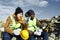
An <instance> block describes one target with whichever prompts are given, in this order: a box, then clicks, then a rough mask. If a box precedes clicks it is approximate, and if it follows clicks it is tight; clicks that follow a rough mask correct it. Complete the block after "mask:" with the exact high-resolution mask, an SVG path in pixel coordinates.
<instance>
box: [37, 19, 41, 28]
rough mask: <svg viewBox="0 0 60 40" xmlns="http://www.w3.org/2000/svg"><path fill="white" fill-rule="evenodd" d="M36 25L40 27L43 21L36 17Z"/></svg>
mask: <svg viewBox="0 0 60 40" xmlns="http://www.w3.org/2000/svg"><path fill="white" fill-rule="evenodd" d="M36 25H37V26H38V27H39V26H41V23H40V21H39V20H38V19H36Z"/></svg>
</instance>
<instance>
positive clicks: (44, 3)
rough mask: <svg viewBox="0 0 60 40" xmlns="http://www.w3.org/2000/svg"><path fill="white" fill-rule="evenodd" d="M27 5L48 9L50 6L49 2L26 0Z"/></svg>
mask: <svg viewBox="0 0 60 40" xmlns="http://www.w3.org/2000/svg"><path fill="white" fill-rule="evenodd" d="M25 2H26V3H28V4H31V5H36V6H42V7H46V6H47V5H48V1H45V0H25Z"/></svg>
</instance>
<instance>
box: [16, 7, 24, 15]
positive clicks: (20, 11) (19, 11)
mask: <svg viewBox="0 0 60 40" xmlns="http://www.w3.org/2000/svg"><path fill="white" fill-rule="evenodd" d="M19 13H23V10H22V9H21V8H20V7H17V8H16V10H15V15H17V14H19Z"/></svg>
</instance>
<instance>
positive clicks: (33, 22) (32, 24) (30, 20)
mask: <svg viewBox="0 0 60 40" xmlns="http://www.w3.org/2000/svg"><path fill="white" fill-rule="evenodd" d="M25 16H26V19H27V20H26V21H27V22H26V23H27V24H28V31H29V33H30V38H29V40H35V39H34V31H35V29H36V28H37V26H40V25H41V23H40V22H39V20H38V19H37V18H36V17H35V13H34V11H33V10H29V11H27V12H26V14H25Z"/></svg>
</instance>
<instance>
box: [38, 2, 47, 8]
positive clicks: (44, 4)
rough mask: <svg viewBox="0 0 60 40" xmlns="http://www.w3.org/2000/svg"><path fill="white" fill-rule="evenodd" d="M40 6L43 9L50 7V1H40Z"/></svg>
mask: <svg viewBox="0 0 60 40" xmlns="http://www.w3.org/2000/svg"><path fill="white" fill-rule="evenodd" d="M39 6H42V7H46V6H48V1H40V3H39Z"/></svg>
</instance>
